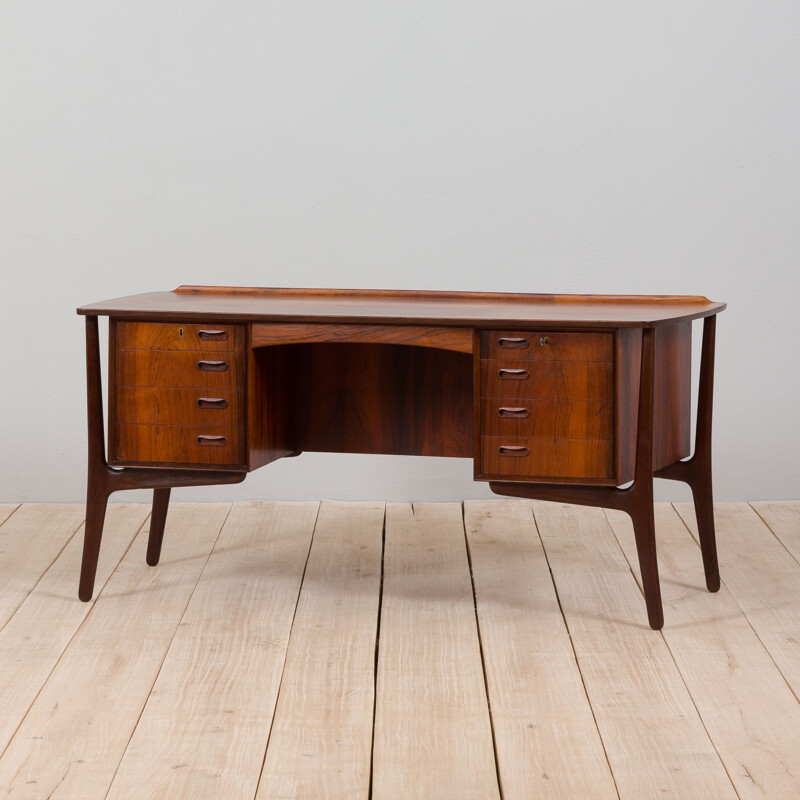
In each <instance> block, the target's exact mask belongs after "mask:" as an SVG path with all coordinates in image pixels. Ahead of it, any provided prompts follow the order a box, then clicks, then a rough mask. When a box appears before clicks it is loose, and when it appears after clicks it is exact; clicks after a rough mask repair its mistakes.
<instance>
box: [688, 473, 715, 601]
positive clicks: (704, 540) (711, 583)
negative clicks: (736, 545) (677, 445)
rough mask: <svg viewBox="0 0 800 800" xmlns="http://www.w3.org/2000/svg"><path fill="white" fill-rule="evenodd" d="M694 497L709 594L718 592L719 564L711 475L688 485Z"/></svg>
mask: <svg viewBox="0 0 800 800" xmlns="http://www.w3.org/2000/svg"><path fill="white" fill-rule="evenodd" d="M690 485H691V487H692V496H693V497H694V513H695V516H696V517H697V531H698V534H699V536H700V550H701V552H702V554H703V570H704V571H705V574H706V588H707V589H708V591H709V592H718V591H719V564H718V562H717V537H716V533H715V531H714V498H713V494H712V490H711V475H710V474H709V476H708V477H707V478H706V479H702V480H697V481H695V482H693V483H692V484H690Z"/></svg>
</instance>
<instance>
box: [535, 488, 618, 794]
mask: <svg viewBox="0 0 800 800" xmlns="http://www.w3.org/2000/svg"><path fill="white" fill-rule="evenodd" d="M528 507H529V508H530V512H531V519H532V520H533V528H534V530H535V531H536V535H537V536H538V537H539V541H540V542H541V545H542V552H543V553H544V560H545V561H546V562H547V569H548V570H549V571H550V582H551V583H552V584H553V592H554V593H555V596H556V602H557V603H558V610H559V611H560V612H561V619H563V620H564V627H565V628H566V630H567V637H568V638H569V646H570V647H571V648H572V657H573V658H574V659H575V666H576V667H577V668H578V675H580V676H581V685H582V686H583V694H584V695H585V697H586V703H587V704H588V706H589V710H590V711H591V712H592V719H593V720H594V727H595V730H596V731H597V738H598V739H600V746H601V747H602V748H603V755H604V756H605V759H606V764H607V765H608V771H609V773H610V775H611V780H612V781H614V791H615V792H616V793H617V797H621V795H620V793H619V786H618V785H617V776H616V775H615V774H614V768H613V767H612V766H611V759H610V758H609V757H608V750H606V743H605V741H604V740H603V734H602V733H601V731H600V726H599V725H598V723H597V716H596V714H595V713H594V706H593V705H592V700H591V698H590V697H589V690H588V689H587V688H586V680H585V679H584V677H583V670H582V669H581V661H580V659H579V658H578V652H577V650H575V642H574V641H573V639H572V631H571V630H570V629H569V622H568V620H567V615H566V614H565V613H564V607H563V606H562V605H561V597H560V595H559V594H558V586H557V585H556V576H555V575H554V574H553V568H552V567H551V566H550V556H549V555H547V548H546V547H545V546H544V539H543V538H542V532H541V531H540V530H539V523H538V521H537V520H536V513H535V512H534V506H533V503H532V502H529V503H528Z"/></svg>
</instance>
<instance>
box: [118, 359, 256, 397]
mask: <svg viewBox="0 0 800 800" xmlns="http://www.w3.org/2000/svg"><path fill="white" fill-rule="evenodd" d="M116 360H117V386H118V387H122V386H158V387H165V388H178V389H241V390H244V388H245V385H244V378H245V361H244V355H242V354H238V353H211V354H208V353H204V352H183V353H182V352H177V351H173V350H117V354H116Z"/></svg>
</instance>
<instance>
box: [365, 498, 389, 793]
mask: <svg viewBox="0 0 800 800" xmlns="http://www.w3.org/2000/svg"><path fill="white" fill-rule="evenodd" d="M385 555H386V503H384V504H383V526H382V527H381V580H380V585H379V586H378V620H377V624H376V626H375V664H374V667H373V671H372V738H371V740H370V745H369V789H368V790H367V798H368V800H372V785H373V781H372V777H373V774H374V772H375V719H376V717H377V714H378V657H379V654H380V641H381V611H382V610H383V575H384V568H383V561H384V557H385Z"/></svg>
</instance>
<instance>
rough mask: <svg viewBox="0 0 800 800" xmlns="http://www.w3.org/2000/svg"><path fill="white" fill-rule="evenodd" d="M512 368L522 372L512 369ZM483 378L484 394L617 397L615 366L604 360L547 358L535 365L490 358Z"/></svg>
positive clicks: (483, 364) (543, 397)
mask: <svg viewBox="0 0 800 800" xmlns="http://www.w3.org/2000/svg"><path fill="white" fill-rule="evenodd" d="M501 370H502V371H504V372H503V373H501ZM511 370H517V371H520V373H521V374H519V375H517V374H516V373H513V372H509V371H511ZM522 373H524V374H522ZM504 376H505V377H504ZM481 381H482V384H481V392H482V395H483V397H504V398H522V397H525V398H529V399H537V400H609V399H611V398H612V397H613V396H614V368H613V365H612V364H610V363H607V362H601V361H597V362H591V361H585V362H572V361H543V362H540V363H536V364H533V363H531V362H529V361H512V360H511V359H502V360H498V359H487V360H485V361H482V362H481Z"/></svg>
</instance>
